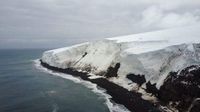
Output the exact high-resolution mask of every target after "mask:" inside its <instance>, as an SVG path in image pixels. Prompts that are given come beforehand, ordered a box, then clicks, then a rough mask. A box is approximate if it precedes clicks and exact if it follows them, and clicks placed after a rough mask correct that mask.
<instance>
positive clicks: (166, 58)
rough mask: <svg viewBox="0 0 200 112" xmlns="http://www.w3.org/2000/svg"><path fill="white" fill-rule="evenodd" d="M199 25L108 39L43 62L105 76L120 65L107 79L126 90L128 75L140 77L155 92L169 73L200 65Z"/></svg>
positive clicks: (49, 56)
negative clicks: (151, 85) (154, 88)
mask: <svg viewBox="0 0 200 112" xmlns="http://www.w3.org/2000/svg"><path fill="white" fill-rule="evenodd" d="M199 29H200V25H196V26H190V27H185V28H176V29H168V30H162V31H155V32H147V33H142V34H134V35H128V36H122V37H115V38H108V39H104V40H102V41H97V42H91V43H90V42H88V43H83V44H80V45H75V46H71V47H66V48H60V49H55V50H50V51H46V52H44V54H43V57H42V61H43V62H46V63H48V64H49V65H52V66H55V67H59V68H74V69H76V70H81V71H87V72H89V73H90V74H95V75H105V73H106V72H107V70H108V68H109V67H114V66H115V65H116V64H117V63H120V68H119V70H118V73H117V74H118V77H113V78H109V79H108V80H110V81H113V82H115V83H117V84H119V85H120V86H123V87H125V88H127V89H129V90H131V89H132V88H133V86H134V85H135V84H134V83H132V81H130V80H129V79H127V78H126V76H127V75H128V74H136V75H138V74H141V75H144V76H145V79H146V80H147V81H150V82H151V83H152V84H153V83H155V84H156V87H157V88H160V86H161V85H162V84H163V81H164V80H165V78H166V77H167V76H168V75H169V72H171V71H175V72H177V71H180V70H181V69H183V68H185V67H187V66H190V65H198V64H199V63H200V44H198V43H199V42H200V33H199Z"/></svg>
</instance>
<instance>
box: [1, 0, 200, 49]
mask: <svg viewBox="0 0 200 112" xmlns="http://www.w3.org/2000/svg"><path fill="white" fill-rule="evenodd" d="M199 21H200V1H199V0H167V1H166V0H165V1H164V0H134V1H133V0H109V1H108V0H84V1H83V0H14V1H13V0H1V1H0V48H27V47H28V48H42V47H43V48H48V47H62V46H66V45H69V44H74V43H79V42H84V41H88V40H90V41H92V40H98V39H102V38H106V37H113V36H120V35H127V34H133V33H140V32H147V31H153V30H160V29H166V28H174V27H183V26H188V25H194V24H199Z"/></svg>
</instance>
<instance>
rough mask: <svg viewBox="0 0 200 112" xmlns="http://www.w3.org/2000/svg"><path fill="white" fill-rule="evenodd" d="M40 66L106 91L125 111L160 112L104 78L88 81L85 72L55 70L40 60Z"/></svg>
mask: <svg viewBox="0 0 200 112" xmlns="http://www.w3.org/2000/svg"><path fill="white" fill-rule="evenodd" d="M40 62H41V65H42V66H43V67H45V68H48V69H50V70H53V71H56V72H62V73H67V74H70V75H73V76H75V77H80V78H81V79H83V80H86V81H90V82H92V83H95V84H97V85H98V86H99V87H101V88H103V89H105V90H106V92H107V94H109V95H111V96H112V98H111V100H113V101H114V102H116V103H118V104H122V105H124V106H125V107H126V108H127V109H129V110H130V111H132V112H161V111H160V110H159V109H158V106H156V105H155V104H154V103H152V102H150V101H146V100H144V99H142V98H141V94H140V93H135V92H133V91H128V90H127V89H125V88H123V87H120V86H118V85H117V84H114V83H112V82H110V81H108V80H107V79H105V78H97V79H90V78H89V75H88V74H87V73H86V72H78V71H76V70H74V69H71V68H66V69H62V68H57V67H53V66H50V65H48V64H47V63H44V62H42V60H40Z"/></svg>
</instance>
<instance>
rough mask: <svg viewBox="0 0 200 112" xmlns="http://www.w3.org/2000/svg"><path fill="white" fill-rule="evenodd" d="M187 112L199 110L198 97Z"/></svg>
mask: <svg viewBox="0 0 200 112" xmlns="http://www.w3.org/2000/svg"><path fill="white" fill-rule="evenodd" d="M189 112H200V99H198V100H195V101H194V103H193V104H192V107H191V109H190V110H189Z"/></svg>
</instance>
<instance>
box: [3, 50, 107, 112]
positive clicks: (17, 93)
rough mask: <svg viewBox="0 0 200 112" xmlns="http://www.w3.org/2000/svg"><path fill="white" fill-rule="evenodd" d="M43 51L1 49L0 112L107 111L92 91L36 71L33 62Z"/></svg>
mask: <svg viewBox="0 0 200 112" xmlns="http://www.w3.org/2000/svg"><path fill="white" fill-rule="evenodd" d="M44 51H45V50H44V49H40V50H39V49H37V50H36V49H26V50H0V112H109V111H110V110H109V108H108V107H109V106H108V101H107V100H106V98H105V97H104V96H103V95H101V94H97V93H95V92H94V89H93V91H92V90H91V88H88V87H86V86H85V85H83V84H81V83H76V82H74V81H72V80H69V79H66V78H64V77H65V76H63V75H60V74H57V75H52V74H50V73H48V72H44V71H43V70H40V69H38V68H37V66H35V61H34V60H35V59H38V58H40V57H41V56H42V53H43V52H44ZM106 102H107V103H106Z"/></svg>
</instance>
